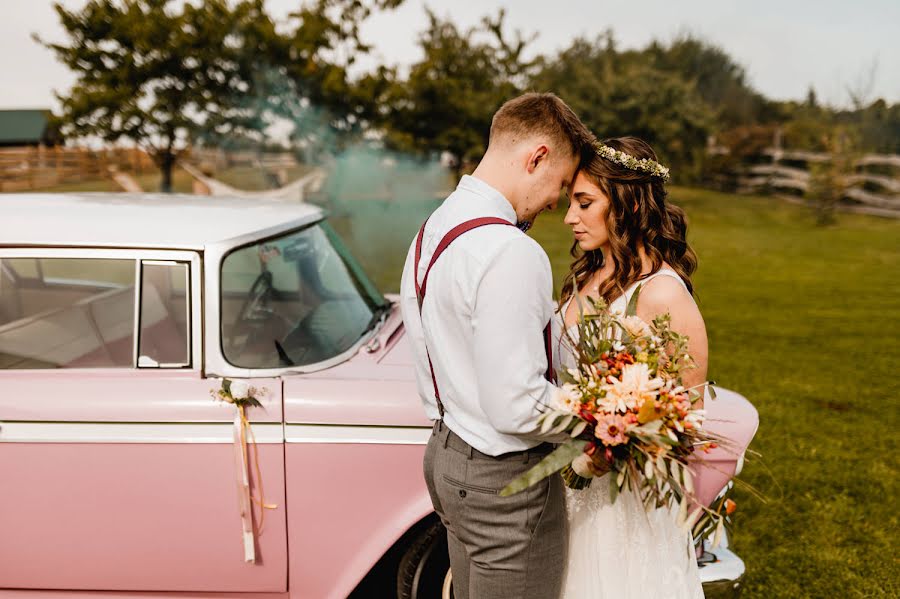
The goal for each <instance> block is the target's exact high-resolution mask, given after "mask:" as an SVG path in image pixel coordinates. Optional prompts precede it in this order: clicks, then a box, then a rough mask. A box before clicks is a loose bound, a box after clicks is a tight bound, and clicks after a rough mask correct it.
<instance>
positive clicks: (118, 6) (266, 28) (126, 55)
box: [45, 0, 274, 191]
mask: <svg viewBox="0 0 900 599" xmlns="http://www.w3.org/2000/svg"><path fill="white" fill-rule="evenodd" d="M171 4H172V2H170V0H121V1H115V0H89V2H88V3H87V4H86V5H85V6H84V8H83V9H81V10H79V11H74V10H72V11H70V10H66V9H65V8H64V7H63V6H62V5H61V4H58V3H57V4H55V5H54V9H55V10H56V13H57V15H58V16H59V19H60V22H61V23H62V26H63V28H64V29H65V30H66V32H67V33H68V35H69V38H70V40H69V43H68V44H54V43H46V44H45V45H46V46H47V47H49V48H50V49H51V50H53V51H54V53H55V54H56V56H57V58H58V59H59V60H60V61H62V62H63V63H64V64H65V65H66V66H68V67H69V68H70V69H72V70H73V71H75V73H76V75H77V80H76V83H75V85H74V86H73V88H72V90H71V91H70V92H69V93H68V94H65V95H60V94H57V97H58V98H59V99H60V101H61V103H62V121H63V123H64V124H65V127H66V129H67V130H68V131H70V132H71V133H72V134H74V135H84V136H97V137H99V138H101V139H103V140H105V141H109V142H113V141H117V140H120V139H130V140H133V141H135V142H136V143H138V144H139V145H141V146H142V147H144V148H145V149H146V150H147V152H148V154H149V155H150V156H151V157H152V158H153V160H154V162H155V163H156V165H157V166H158V167H159V169H160V171H161V174H162V184H161V187H162V189H163V190H164V191H169V190H170V189H171V186H172V168H173V166H174V165H175V162H176V161H177V159H178V156H179V153H180V152H181V151H183V149H184V148H185V147H186V146H187V144H188V143H189V141H190V140H191V137H192V136H193V134H194V133H196V132H197V131H198V130H199V129H200V128H201V127H203V126H204V124H205V122H206V121H207V120H211V121H215V120H218V121H225V120H227V119H228V118H230V116H232V115H231V112H232V110H233V107H232V106H231V105H230V101H231V99H233V98H234V97H236V96H237V95H239V94H242V93H246V92H247V91H249V90H250V88H251V86H252V70H253V69H252V63H253V62H254V60H255V57H256V56H257V54H255V53H254V52H253V49H254V48H259V47H260V46H265V41H264V38H265V37H266V36H269V35H272V34H274V25H273V24H272V23H271V21H270V20H269V19H268V17H267V16H266V14H265V12H264V7H263V1H262V0H242V1H240V2H238V3H236V4H235V5H234V6H233V7H230V6H229V5H228V3H227V2H226V0H207V1H205V2H203V3H200V4H198V5H196V6H195V5H192V4H189V3H184V4H183V5H182V6H181V8H180V9H179V10H175V9H173V8H172V7H171V6H170V5H171Z"/></svg>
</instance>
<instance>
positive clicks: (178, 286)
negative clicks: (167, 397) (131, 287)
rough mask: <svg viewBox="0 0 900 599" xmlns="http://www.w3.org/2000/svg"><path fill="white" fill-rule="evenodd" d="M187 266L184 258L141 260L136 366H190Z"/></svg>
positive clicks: (188, 278)
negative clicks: (174, 259) (181, 260)
mask: <svg viewBox="0 0 900 599" xmlns="http://www.w3.org/2000/svg"><path fill="white" fill-rule="evenodd" d="M189 280H190V270H189V267H188V264H187V263H185V262H169V261H153V260H144V261H142V263H141V297H140V304H141V320H140V333H139V337H138V339H139V341H138V356H139V357H138V366H139V367H142V368H146V367H159V368H180V367H186V366H190V365H191V364H190V362H191V360H190V355H191V352H190V335H189V333H188V331H189V330H190V324H191V323H190V297H189V293H188V289H189V288H190V285H189V284H188V281H189Z"/></svg>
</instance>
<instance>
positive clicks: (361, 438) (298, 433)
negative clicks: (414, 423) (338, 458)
mask: <svg viewBox="0 0 900 599" xmlns="http://www.w3.org/2000/svg"><path fill="white" fill-rule="evenodd" d="M430 436H431V428H430V427H402V426H396V427H394V426H352V425H332V424H286V425H285V427H284V440H285V442H287V443H341V444H345V443H352V444H368V445H371V444H374V445H425V444H426V443H428V438H429V437H430Z"/></svg>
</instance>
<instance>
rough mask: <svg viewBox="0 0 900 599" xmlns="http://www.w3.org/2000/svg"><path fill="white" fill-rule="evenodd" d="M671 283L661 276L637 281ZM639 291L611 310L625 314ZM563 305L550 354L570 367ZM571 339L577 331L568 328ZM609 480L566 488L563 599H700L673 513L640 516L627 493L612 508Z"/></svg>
mask: <svg viewBox="0 0 900 599" xmlns="http://www.w3.org/2000/svg"><path fill="white" fill-rule="evenodd" d="M657 276H673V277H675V278H676V279H678V281H679V282H681V284H682V285H684V282H683V281H682V280H681V278H680V277H679V276H678V274H677V273H675V271H673V270H670V269H661V270H659V271H657V272H656V273H654V274H652V275H650V276H649V277H647V278H646V279H644V280H643V281H642V283H646V282H647V281H649V280H650V279H651V278H654V277H657ZM636 286H637V285H636V284H635V285H633V286H632V287H630V288H629V289H628V290H627V291H626V292H625V295H623V296H621V297H619V298H618V299H616V300H615V301H614V302H613V303H612V305H611V306H610V309H612V310H613V311H621V312H624V311H625V307H626V306H627V305H628V301H629V299H630V298H631V296H632V294H633V293H634V289H635V287H636ZM567 308H568V305H566V306H563V309H562V310H561V311H560V313H559V314H558V315H557V316H556V318H555V319H554V320H555V322H554V328H553V332H554V347H553V350H554V351H553V355H554V357H555V359H556V360H558V363H557V366H558V367H561V368H570V367H572V366H573V365H574V362H575V358H574V355H573V353H572V350H571V348H570V344H569V343H567V342H566V341H565V335H564V334H563V330H564V328H565V323H564V320H563V319H564V318H565V313H566V309H567ZM568 332H569V335H570V336H573V337H574V336H576V335H577V334H578V329H577V328H576V327H574V326H573V327H570V328H569V331H568ZM609 476H610V475H609V474H607V475H605V476H602V477H599V478H595V479H594V480H593V482H592V483H591V485H590V486H589V487H588V488H586V489H584V490H580V491H575V490H572V489H568V488H567V489H566V511H567V512H568V519H569V554H568V562H567V565H566V575H565V579H564V582H563V592H562V595H561V596H562V598H563V599H702V598H703V588H702V586H701V584H700V575H699V572H698V568H697V559H696V556H695V554H694V549H693V542H692V540H691V538H690V535H689V534H688V533H685V532H683V531H682V530H681V529H680V528H679V527H678V526H677V524H676V517H677V506H675V507H674V508H671V509H669V508H661V509H656V510H653V511H652V512H649V513H648V512H646V511H645V510H644V507H643V505H642V503H641V501H640V499H639V498H638V496H637V494H636V493H634V492H633V491H631V492H623V493H621V494H620V495H619V497H618V498H617V499H616V501H615V503H613V502H611V501H610V495H609Z"/></svg>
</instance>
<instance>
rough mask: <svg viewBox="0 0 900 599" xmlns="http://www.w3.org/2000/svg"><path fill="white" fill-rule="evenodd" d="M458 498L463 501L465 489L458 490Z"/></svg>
mask: <svg viewBox="0 0 900 599" xmlns="http://www.w3.org/2000/svg"><path fill="white" fill-rule="evenodd" d="M459 496H460V497H461V498H463V499H465V498H466V490H465V489H460V490H459Z"/></svg>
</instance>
